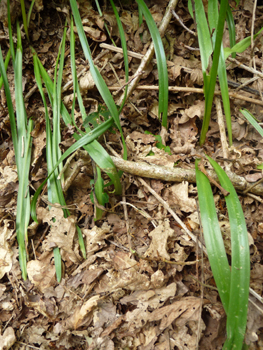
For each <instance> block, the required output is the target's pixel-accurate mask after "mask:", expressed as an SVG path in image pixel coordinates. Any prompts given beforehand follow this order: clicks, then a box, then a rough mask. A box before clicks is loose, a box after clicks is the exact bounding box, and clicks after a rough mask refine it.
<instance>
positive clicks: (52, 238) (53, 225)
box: [43, 207, 81, 263]
mask: <svg viewBox="0 0 263 350" xmlns="http://www.w3.org/2000/svg"><path fill="white" fill-rule="evenodd" d="M43 222H47V223H48V224H49V225H50V233H49V234H48V235H47V237H46V239H45V240H44V242H43V249H44V251H50V250H53V249H54V248H56V247H59V248H60V249H61V255H62V258H63V259H64V260H66V261H68V260H70V261H72V262H73V263H78V262H79V261H80V260H81V258H80V256H79V254H78V252H77V251H76V250H75V251H74V250H73V248H74V247H73V246H74V238H75V234H76V220H75V217H74V216H73V215H71V216H69V217H68V218H64V214H63V210H62V209H60V208H55V207H52V208H51V209H50V210H46V216H44V218H43Z"/></svg>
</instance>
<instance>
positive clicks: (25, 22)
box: [20, 0, 29, 41]
mask: <svg viewBox="0 0 263 350" xmlns="http://www.w3.org/2000/svg"><path fill="white" fill-rule="evenodd" d="M20 5H21V11H22V18H23V24H24V29H25V33H26V37H27V40H28V41H29V35H28V27H27V19H26V8H25V2H24V0H20Z"/></svg>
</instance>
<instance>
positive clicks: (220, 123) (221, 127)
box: [215, 97, 228, 159]
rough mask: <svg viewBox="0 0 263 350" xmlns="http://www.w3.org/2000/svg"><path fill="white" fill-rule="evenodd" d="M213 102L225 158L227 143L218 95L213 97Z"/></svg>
mask: <svg viewBox="0 0 263 350" xmlns="http://www.w3.org/2000/svg"><path fill="white" fill-rule="evenodd" d="M215 104H216V112H217V123H218V126H219V132H220V140H221V144H222V149H223V157H224V158H226V159H227V158H228V145H227V138H226V128H225V123H224V118H223V112H222V106H221V101H220V99H219V98H218V97H215Z"/></svg>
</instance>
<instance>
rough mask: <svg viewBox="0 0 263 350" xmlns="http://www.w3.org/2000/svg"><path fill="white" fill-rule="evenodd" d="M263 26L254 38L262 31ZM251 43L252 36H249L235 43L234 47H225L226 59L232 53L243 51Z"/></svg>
mask: <svg viewBox="0 0 263 350" xmlns="http://www.w3.org/2000/svg"><path fill="white" fill-rule="evenodd" d="M262 30H263V27H262V28H261V29H260V30H259V31H258V32H257V33H256V34H255V35H254V36H253V38H254V39H256V37H257V36H259V34H260V33H261V32H262ZM250 45H251V36H248V37H247V38H245V39H243V40H241V41H240V42H239V43H237V44H236V45H234V46H233V47H232V48H230V47H225V48H224V52H225V60H226V59H227V58H228V56H230V55H231V54H232V53H236V52H238V53H242V52H244V51H245V50H246V49H247V48H248V47H249V46H250Z"/></svg>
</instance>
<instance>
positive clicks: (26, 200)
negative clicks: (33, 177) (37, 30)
mask: <svg viewBox="0 0 263 350" xmlns="http://www.w3.org/2000/svg"><path fill="white" fill-rule="evenodd" d="M8 18H9V19H10V7H9V2H8ZM9 38H10V48H11V50H10V51H11V54H12V61H13V67H14V75H15V77H14V83H15V102H16V117H15V113H14V108H13V104H12V98H11V93H10V88H9V83H8V80H7V75H6V67H5V63H4V59H3V55H2V51H1V48H0V72H1V77H2V79H3V83H4V88H5V94H6V100H7V106H8V112H9V118H10V126H11V134H12V140H13V145H14V151H15V158H16V165H17V175H18V182H19V188H18V194H17V215H16V234H17V241H18V245H19V263H20V267H21V271H22V277H23V279H24V280H26V278H27V268H26V262H27V228H28V224H29V219H30V192H29V170H30V162H31V147H32V137H31V131H32V129H33V121H32V120H31V119H30V120H27V114H26V109H25V104H24V99H23V84H22V57H23V53H22V40H21V32H20V28H19V24H18V23H17V48H16V53H15V49H14V44H13V40H12V29H11V25H9Z"/></svg>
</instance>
